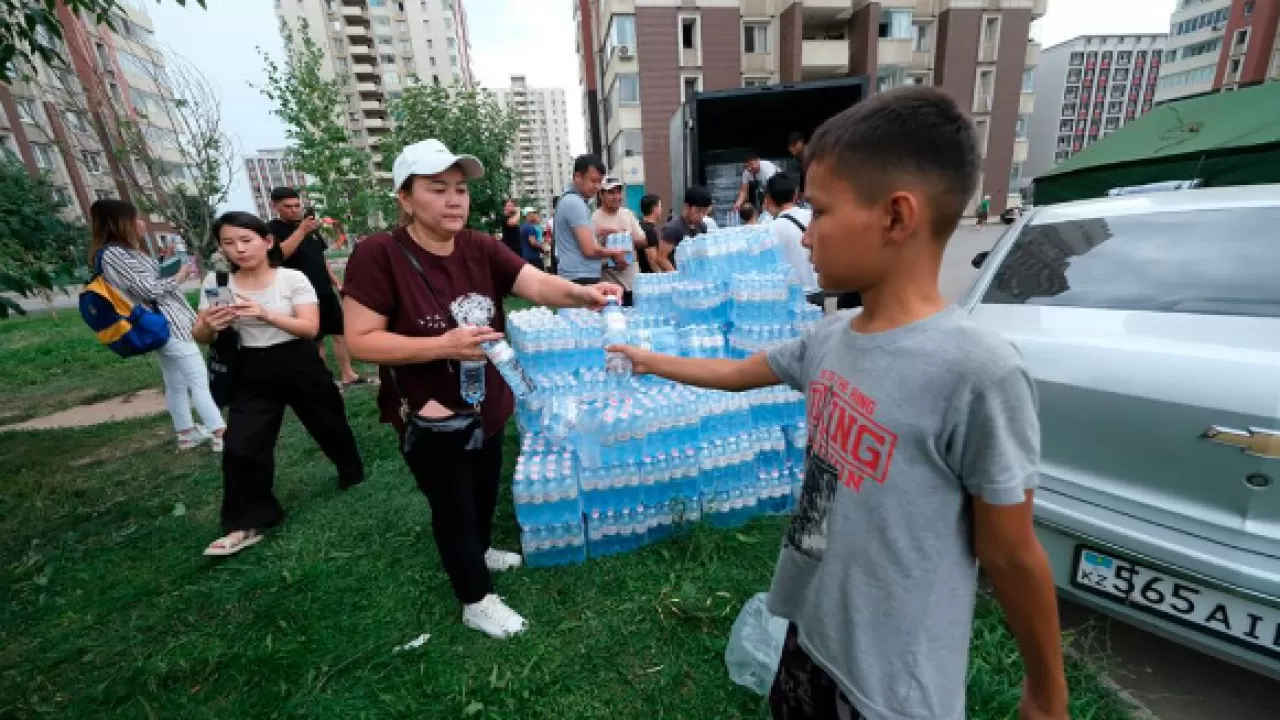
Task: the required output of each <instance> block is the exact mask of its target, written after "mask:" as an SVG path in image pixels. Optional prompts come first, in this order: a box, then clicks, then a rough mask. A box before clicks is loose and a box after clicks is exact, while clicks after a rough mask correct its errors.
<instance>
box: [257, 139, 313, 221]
mask: <svg viewBox="0 0 1280 720" xmlns="http://www.w3.org/2000/svg"><path fill="white" fill-rule="evenodd" d="M285 153H286V151H285V150H284V149H283V148H278V149H270V150H259V151H258V152H256V153H254V154H252V155H250V156H249V157H246V158H245V159H244V172H245V175H246V176H248V178H249V192H250V193H252V194H253V207H254V209H255V210H257V212H258V217H261V218H269V217H271V216H272V212H271V191H272V190H273V189H275V188H278V187H291V188H294V189H296V190H298V191H299V192H302V193H305V192H306V186H307V176H306V175H305V174H303V173H301V172H299V171H297V170H295V169H293V167H292V166H291V165H290V164H289V162H288V161H287V160H286V159H285Z"/></svg>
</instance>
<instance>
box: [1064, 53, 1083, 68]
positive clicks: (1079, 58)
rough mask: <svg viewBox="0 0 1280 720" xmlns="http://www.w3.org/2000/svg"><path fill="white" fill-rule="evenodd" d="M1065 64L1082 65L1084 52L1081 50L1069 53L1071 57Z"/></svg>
mask: <svg viewBox="0 0 1280 720" xmlns="http://www.w3.org/2000/svg"><path fill="white" fill-rule="evenodd" d="M1067 64H1068V65H1070V66H1071V67H1080V66H1082V65H1084V53H1082V52H1073V53H1071V59H1070V60H1068V61H1067Z"/></svg>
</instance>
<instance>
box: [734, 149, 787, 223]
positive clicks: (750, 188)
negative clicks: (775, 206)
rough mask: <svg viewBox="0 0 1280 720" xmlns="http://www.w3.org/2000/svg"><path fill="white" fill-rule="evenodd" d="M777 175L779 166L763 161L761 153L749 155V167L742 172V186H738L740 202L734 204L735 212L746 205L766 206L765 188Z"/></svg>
mask: <svg viewBox="0 0 1280 720" xmlns="http://www.w3.org/2000/svg"><path fill="white" fill-rule="evenodd" d="M776 174H778V166H777V165H774V164H773V163H771V162H769V161H768V160H761V159H760V153H757V152H752V153H751V154H750V155H748V156H747V167H746V169H745V170H743V171H742V184H741V185H739V186H738V200H737V201H736V202H734V203H733V212H734V213H737V212H738V211H739V210H741V209H742V206H743V205H744V204H745V203H751V204H752V205H755V206H756V207H761V206H762V205H763V204H764V186H765V184H766V183H768V182H769V178H771V177H773V176H774V175H776Z"/></svg>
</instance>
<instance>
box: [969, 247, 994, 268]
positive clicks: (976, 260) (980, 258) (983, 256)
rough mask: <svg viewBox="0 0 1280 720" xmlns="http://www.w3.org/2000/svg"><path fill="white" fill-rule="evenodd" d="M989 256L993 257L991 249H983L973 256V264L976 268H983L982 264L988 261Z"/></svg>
mask: <svg viewBox="0 0 1280 720" xmlns="http://www.w3.org/2000/svg"><path fill="white" fill-rule="evenodd" d="M989 257H991V251H990V250H983V251H982V252H980V253H978V254H977V255H974V256H973V266H974V267H975V268H981V267H982V265H983V263H985V262H986V261H987V258H989Z"/></svg>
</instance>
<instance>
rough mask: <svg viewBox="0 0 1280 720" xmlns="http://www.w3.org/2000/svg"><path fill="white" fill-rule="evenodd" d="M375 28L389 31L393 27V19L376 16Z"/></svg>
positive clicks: (374, 18)
mask: <svg viewBox="0 0 1280 720" xmlns="http://www.w3.org/2000/svg"><path fill="white" fill-rule="evenodd" d="M373 26H374V27H376V28H383V29H388V28H390V27H391V18H389V17H387V16H385V15H375V16H374V17H373Z"/></svg>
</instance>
